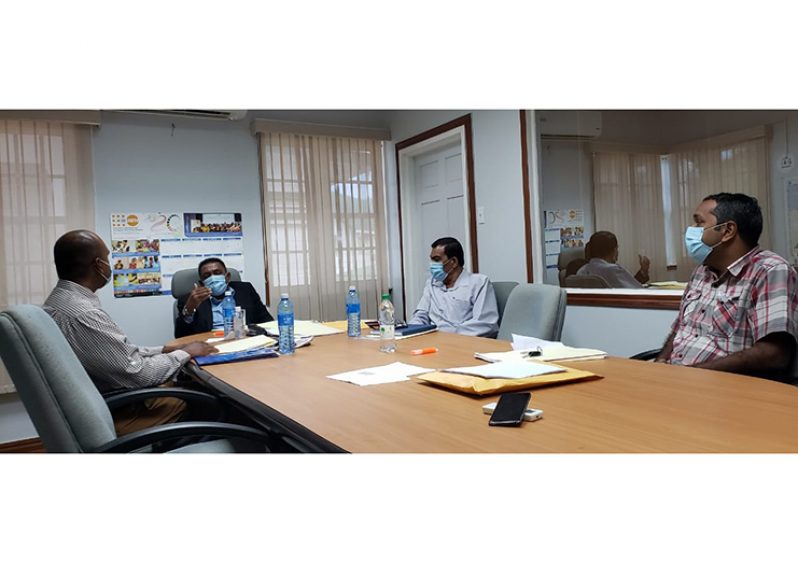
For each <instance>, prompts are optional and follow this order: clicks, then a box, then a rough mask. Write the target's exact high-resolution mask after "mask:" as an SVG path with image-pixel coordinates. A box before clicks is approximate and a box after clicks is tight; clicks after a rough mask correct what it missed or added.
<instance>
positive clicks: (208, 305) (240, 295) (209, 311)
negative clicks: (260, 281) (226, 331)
mask: <svg viewBox="0 0 798 563" xmlns="http://www.w3.org/2000/svg"><path fill="white" fill-rule="evenodd" d="M198 271H199V277H200V281H201V282H202V283H201V284H196V285H195V287H194V289H193V290H192V291H191V293H190V294H189V295H188V297H184V298H182V299H180V300H178V302H177V310H178V317H177V320H176V321H175V338H180V337H181V336H187V335H189V334H198V333H201V332H208V331H210V330H214V329H220V328H223V327H224V315H223V313H222V300H223V299H224V292H225V291H226V290H227V289H230V290H232V292H233V298H234V299H235V300H236V305H237V306H239V307H241V309H243V310H244V311H246V312H247V324H249V323H265V322H268V321H271V320H273V318H272V316H271V315H270V314H269V311H268V310H267V309H266V306H265V305H264V304H263V302H262V301H261V300H260V296H259V295H258V292H257V291H255V288H254V287H252V284H251V283H249V282H231V281H230V272H228V271H227V266H225V265H224V262H222V261H221V260H220V259H219V258H206V259H205V260H203V261H202V262H200V264H199V267H198Z"/></svg>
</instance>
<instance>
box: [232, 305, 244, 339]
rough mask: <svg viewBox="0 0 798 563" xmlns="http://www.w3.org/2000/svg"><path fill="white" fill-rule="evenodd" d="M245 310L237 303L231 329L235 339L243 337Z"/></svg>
mask: <svg viewBox="0 0 798 563" xmlns="http://www.w3.org/2000/svg"><path fill="white" fill-rule="evenodd" d="M246 319H247V312H246V310H244V309H242V308H241V307H239V306H238V305H236V314H235V317H234V318H233V331H234V332H235V337H236V340H238V339H239V338H243V337H244V333H245V332H246V326H247V321H246Z"/></svg>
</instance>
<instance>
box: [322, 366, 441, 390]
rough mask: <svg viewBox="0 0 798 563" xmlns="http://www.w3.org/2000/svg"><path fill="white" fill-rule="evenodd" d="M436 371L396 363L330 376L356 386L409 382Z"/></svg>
mask: <svg viewBox="0 0 798 563" xmlns="http://www.w3.org/2000/svg"><path fill="white" fill-rule="evenodd" d="M432 371H435V370H432V369H426V368H420V367H418V366H412V365H410V364H403V363H402V362H394V363H392V364H388V365H386V366H376V367H372V368H363V369H358V370H355V371H347V372H344V373H338V374H335V375H328V376H327V377H329V378H330V379H337V380H338V381H346V382H348V383H354V384H355V385H377V384H378V383H393V382H394V381H407V380H408V379H409V378H410V377H413V376H414V375H421V374H423V373H429V372H432Z"/></svg>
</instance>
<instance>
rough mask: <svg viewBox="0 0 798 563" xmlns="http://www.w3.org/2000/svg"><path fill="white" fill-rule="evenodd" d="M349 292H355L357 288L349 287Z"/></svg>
mask: <svg viewBox="0 0 798 563" xmlns="http://www.w3.org/2000/svg"><path fill="white" fill-rule="evenodd" d="M349 291H357V288H356V287H355V286H354V285H350V286H349Z"/></svg>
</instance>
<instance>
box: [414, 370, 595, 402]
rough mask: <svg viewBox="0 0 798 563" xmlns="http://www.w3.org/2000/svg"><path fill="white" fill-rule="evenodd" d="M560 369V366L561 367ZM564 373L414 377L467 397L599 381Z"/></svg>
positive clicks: (586, 373)
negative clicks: (483, 376) (500, 376)
mask: <svg viewBox="0 0 798 563" xmlns="http://www.w3.org/2000/svg"><path fill="white" fill-rule="evenodd" d="M561 367H562V366H561ZM563 369H565V371H563V372H559V373H551V374H548V375H536V376H534V377H525V378H523V379H485V378H482V377H475V376H472V375H463V374H459V373H448V372H442V371H433V372H431V373H425V374H422V375H419V376H417V377H415V379H419V380H421V381H425V382H427V383H431V384H432V385H437V386H439V387H445V388H447V389H453V390H455V391H461V392H463V393H468V394H469V395H496V394H498V393H505V392H507V391H521V390H523V389H532V388H533V387H544V386H546V385H557V384H561V383H572V382H576V381H589V380H591V379H601V378H602V376H601V375H597V374H595V373H592V372H589V371H584V370H580V369H571V368H563Z"/></svg>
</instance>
